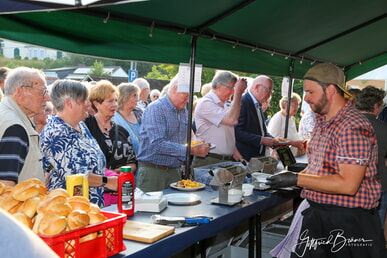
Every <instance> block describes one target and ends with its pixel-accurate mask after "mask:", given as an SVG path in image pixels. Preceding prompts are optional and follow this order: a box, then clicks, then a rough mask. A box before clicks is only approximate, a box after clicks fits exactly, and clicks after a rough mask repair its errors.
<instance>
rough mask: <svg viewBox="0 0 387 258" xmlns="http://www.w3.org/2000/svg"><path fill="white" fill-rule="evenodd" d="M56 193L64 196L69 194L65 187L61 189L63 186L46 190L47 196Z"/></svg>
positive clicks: (52, 195)
mask: <svg viewBox="0 0 387 258" xmlns="http://www.w3.org/2000/svg"><path fill="white" fill-rule="evenodd" d="M57 195H62V196H64V197H70V195H69V193H68V192H67V191H66V189H63V188H56V189H52V190H51V191H50V192H48V196H51V197H54V196H57Z"/></svg>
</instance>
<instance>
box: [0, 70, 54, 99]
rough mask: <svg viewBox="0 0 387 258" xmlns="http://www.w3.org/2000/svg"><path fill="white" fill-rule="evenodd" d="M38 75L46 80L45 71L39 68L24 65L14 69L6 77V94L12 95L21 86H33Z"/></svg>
mask: <svg viewBox="0 0 387 258" xmlns="http://www.w3.org/2000/svg"><path fill="white" fill-rule="evenodd" d="M36 77H40V78H41V79H42V80H43V81H44V82H46V79H45V75H44V73H43V72H42V71H40V70H38V69H35V68H29V67H24V66H21V67H17V68H15V69H12V70H11V71H10V72H9V73H8V74H7V77H6V79H5V84H4V91H5V95H12V94H13V93H14V92H15V90H16V89H17V88H19V87H21V86H31V83H33V80H34V79H35V78H36Z"/></svg>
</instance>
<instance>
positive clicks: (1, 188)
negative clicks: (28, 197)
mask: <svg viewBox="0 0 387 258" xmlns="http://www.w3.org/2000/svg"><path fill="white" fill-rule="evenodd" d="M4 191H5V184H4V183H3V182H0V195H2V194H3V193H4Z"/></svg>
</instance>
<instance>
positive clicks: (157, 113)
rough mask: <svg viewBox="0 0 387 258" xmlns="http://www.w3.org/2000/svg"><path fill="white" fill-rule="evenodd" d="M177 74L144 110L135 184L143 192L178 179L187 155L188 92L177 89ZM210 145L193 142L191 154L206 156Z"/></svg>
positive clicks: (158, 189)
mask: <svg viewBox="0 0 387 258" xmlns="http://www.w3.org/2000/svg"><path fill="white" fill-rule="evenodd" d="M177 84H178V77H177V76H175V78H173V79H172V81H171V82H170V83H169V85H168V86H167V87H169V89H168V93H167V95H166V96H164V97H163V98H161V99H159V100H158V101H156V102H152V103H151V104H150V105H149V106H148V107H147V108H146V109H145V111H144V114H143V117H142V126H141V134H140V137H141V141H140V148H139V153H138V157H137V160H138V162H139V164H138V174H137V186H138V187H139V188H140V189H141V190H142V191H144V192H150V191H160V190H163V189H166V188H169V186H170V184H171V183H173V182H177V181H179V180H180V179H181V168H180V167H181V165H182V164H183V162H184V161H185V158H186V143H187V127H188V115H187V114H188V113H187V112H188V111H187V109H186V104H187V103H188V101H189V99H188V97H189V93H188V92H178V87H177ZM208 150H209V146H208V145H206V144H202V145H197V146H192V147H191V155H197V156H201V157H205V156H206V155H207V154H208Z"/></svg>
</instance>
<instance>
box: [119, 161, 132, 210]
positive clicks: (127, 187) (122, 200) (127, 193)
mask: <svg viewBox="0 0 387 258" xmlns="http://www.w3.org/2000/svg"><path fill="white" fill-rule="evenodd" d="M120 169H121V173H120V175H119V176H118V204H117V205H118V212H120V213H124V214H126V216H132V215H133V213H134V189H135V185H134V175H133V173H131V172H132V168H131V167H129V166H123V167H121V168H120Z"/></svg>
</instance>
